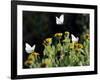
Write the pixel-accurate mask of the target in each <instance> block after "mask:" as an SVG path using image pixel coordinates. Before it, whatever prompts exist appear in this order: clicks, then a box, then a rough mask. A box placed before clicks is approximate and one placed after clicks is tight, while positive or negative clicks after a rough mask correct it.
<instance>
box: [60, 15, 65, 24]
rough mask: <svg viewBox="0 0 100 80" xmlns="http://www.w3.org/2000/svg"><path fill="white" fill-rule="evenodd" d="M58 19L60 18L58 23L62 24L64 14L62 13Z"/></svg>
mask: <svg viewBox="0 0 100 80" xmlns="http://www.w3.org/2000/svg"><path fill="white" fill-rule="evenodd" d="M59 19H60V24H63V22H64V15H63V14H62V15H61V16H60V18H59Z"/></svg>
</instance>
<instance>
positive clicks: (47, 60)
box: [41, 59, 51, 67]
mask: <svg viewBox="0 0 100 80" xmlns="http://www.w3.org/2000/svg"><path fill="white" fill-rule="evenodd" d="M50 64H51V59H44V60H43V61H42V64H41V67H48V66H49V65H50Z"/></svg>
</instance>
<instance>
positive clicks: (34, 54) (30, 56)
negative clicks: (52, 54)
mask: <svg viewBox="0 0 100 80" xmlns="http://www.w3.org/2000/svg"><path fill="white" fill-rule="evenodd" d="M38 55H39V53H36V52H33V53H31V54H30V55H29V56H28V60H32V61H33V62H34V61H35V60H36V59H37V56H38Z"/></svg>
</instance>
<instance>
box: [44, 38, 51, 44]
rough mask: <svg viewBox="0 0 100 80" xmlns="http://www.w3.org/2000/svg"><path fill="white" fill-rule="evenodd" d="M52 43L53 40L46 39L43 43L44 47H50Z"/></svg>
mask: <svg viewBox="0 0 100 80" xmlns="http://www.w3.org/2000/svg"><path fill="white" fill-rule="evenodd" d="M51 43H52V38H46V39H45V40H44V42H43V45H50V44H51Z"/></svg>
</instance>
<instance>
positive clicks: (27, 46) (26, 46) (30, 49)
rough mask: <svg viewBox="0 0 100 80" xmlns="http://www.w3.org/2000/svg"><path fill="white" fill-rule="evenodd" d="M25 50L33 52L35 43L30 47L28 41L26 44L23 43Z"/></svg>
mask: <svg viewBox="0 0 100 80" xmlns="http://www.w3.org/2000/svg"><path fill="white" fill-rule="evenodd" d="M25 50H26V52H27V53H32V52H34V50H35V45H33V46H32V47H31V46H30V45H29V44H28V43H26V44H25Z"/></svg>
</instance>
